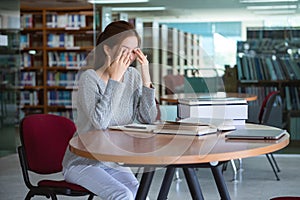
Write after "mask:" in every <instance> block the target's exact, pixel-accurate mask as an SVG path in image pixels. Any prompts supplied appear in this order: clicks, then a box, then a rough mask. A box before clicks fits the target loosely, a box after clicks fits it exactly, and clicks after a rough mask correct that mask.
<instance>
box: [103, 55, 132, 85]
mask: <svg viewBox="0 0 300 200" xmlns="http://www.w3.org/2000/svg"><path fill="white" fill-rule="evenodd" d="M107 57H108V58H107V59H108V61H107V62H108V63H110V65H109V66H108V68H107V69H106V71H107V73H108V75H109V77H110V78H111V79H112V80H115V81H121V79H122V77H123V75H124V73H125V71H126V70H127V68H128V67H129V65H130V63H131V61H130V52H129V51H128V50H127V49H122V50H121V51H120V52H119V54H118V55H117V57H116V58H115V59H114V60H113V61H111V57H110V56H109V55H108V56H107Z"/></svg>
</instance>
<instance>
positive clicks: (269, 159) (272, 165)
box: [266, 154, 280, 181]
mask: <svg viewBox="0 0 300 200" xmlns="http://www.w3.org/2000/svg"><path fill="white" fill-rule="evenodd" d="M266 156H267V159H268V161H269V163H270V165H271V167H272V170H273V172H274V174H275V176H276V179H277V181H280V178H279V176H278V174H277V172H276V170H275V167H274V164H273V162H272V160H271V158H270V155H269V154H266Z"/></svg>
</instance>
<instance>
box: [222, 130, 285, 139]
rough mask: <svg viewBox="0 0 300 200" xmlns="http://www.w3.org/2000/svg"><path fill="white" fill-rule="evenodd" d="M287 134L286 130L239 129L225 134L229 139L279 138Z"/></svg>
mask: <svg viewBox="0 0 300 200" xmlns="http://www.w3.org/2000/svg"><path fill="white" fill-rule="evenodd" d="M285 134H286V130H282V129H274V130H262V129H237V130H235V131H232V132H229V133H228V134H227V135H225V138H228V139H251V140H278V139H280V138H281V137H282V136H284V135H285Z"/></svg>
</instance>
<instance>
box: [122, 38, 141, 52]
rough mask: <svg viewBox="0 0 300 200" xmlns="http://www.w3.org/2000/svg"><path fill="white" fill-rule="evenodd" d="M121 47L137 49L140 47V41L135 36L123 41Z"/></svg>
mask: <svg viewBox="0 0 300 200" xmlns="http://www.w3.org/2000/svg"><path fill="white" fill-rule="evenodd" d="M120 46H122V47H125V48H131V49H134V48H137V47H138V39H137V37H135V36H130V37H127V38H125V39H124V40H123V41H122V43H121V45H120Z"/></svg>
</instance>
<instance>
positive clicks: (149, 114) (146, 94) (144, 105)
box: [137, 86, 157, 124]
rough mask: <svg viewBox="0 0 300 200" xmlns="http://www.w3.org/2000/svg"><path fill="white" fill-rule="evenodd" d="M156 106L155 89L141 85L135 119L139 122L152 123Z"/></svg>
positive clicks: (154, 118)
mask: <svg viewBox="0 0 300 200" xmlns="http://www.w3.org/2000/svg"><path fill="white" fill-rule="evenodd" d="M156 116H157V107H156V102H155V89H154V88H148V87H145V86H142V92H141V96H140V100H139V105H138V113H137V120H138V121H140V122H141V123H150V124H151V123H153V122H154V121H155V120H156Z"/></svg>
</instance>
